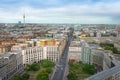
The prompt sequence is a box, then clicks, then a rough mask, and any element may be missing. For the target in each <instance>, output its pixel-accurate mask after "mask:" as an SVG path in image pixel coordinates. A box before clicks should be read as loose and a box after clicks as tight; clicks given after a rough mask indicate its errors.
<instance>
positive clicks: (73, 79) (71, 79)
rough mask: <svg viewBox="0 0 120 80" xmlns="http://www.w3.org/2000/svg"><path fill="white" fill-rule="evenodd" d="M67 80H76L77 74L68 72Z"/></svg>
mask: <svg viewBox="0 0 120 80" xmlns="http://www.w3.org/2000/svg"><path fill="white" fill-rule="evenodd" d="M67 78H68V80H77V74H76V73H75V72H73V71H72V72H70V73H69V74H68V76H67Z"/></svg>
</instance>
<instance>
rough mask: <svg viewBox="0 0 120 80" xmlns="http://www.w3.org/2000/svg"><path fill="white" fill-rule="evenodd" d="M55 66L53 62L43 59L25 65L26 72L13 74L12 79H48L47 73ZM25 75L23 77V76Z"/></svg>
mask: <svg viewBox="0 0 120 80" xmlns="http://www.w3.org/2000/svg"><path fill="white" fill-rule="evenodd" d="M54 66H55V64H54V62H51V61H48V60H43V61H41V62H40V63H33V64H30V65H27V66H26V73H25V74H23V75H22V76H20V75H15V76H14V77H13V78H12V80H49V74H50V73H51V72H52V68H53V67H54ZM24 76H25V77H24Z"/></svg>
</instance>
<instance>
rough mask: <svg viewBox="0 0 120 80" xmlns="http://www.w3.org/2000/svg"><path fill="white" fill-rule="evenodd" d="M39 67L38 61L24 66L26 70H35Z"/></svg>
mask: <svg viewBox="0 0 120 80" xmlns="http://www.w3.org/2000/svg"><path fill="white" fill-rule="evenodd" d="M39 69H40V65H39V64H38V63H33V64H31V65H27V66H26V70H28V71H37V70H39Z"/></svg>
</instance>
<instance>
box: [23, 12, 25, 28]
mask: <svg viewBox="0 0 120 80" xmlns="http://www.w3.org/2000/svg"><path fill="white" fill-rule="evenodd" d="M23 23H24V27H25V14H23Z"/></svg>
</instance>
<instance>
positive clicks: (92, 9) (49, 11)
mask: <svg viewBox="0 0 120 80" xmlns="http://www.w3.org/2000/svg"><path fill="white" fill-rule="evenodd" d="M51 1H53V2H54V0H51ZM119 4H120V1H118V2H114V3H113V2H109V3H104V2H98V3H96V4H83V5H66V6H61V7H56V8H55V7H52V8H46V9H40V8H33V7H30V6H24V7H20V9H18V10H17V9H16V10H9V11H7V12H6V10H5V9H2V8H0V22H7V21H8V22H17V21H19V20H22V15H23V14H24V12H25V14H26V20H27V22H45V23H47V22H56V23H58V22H66V23H68V22H73V23H75V22H76V23H119V21H116V20H119V19H116V20H115V18H114V17H116V16H118V15H119V14H120V5H119ZM113 18H114V20H113ZM118 18H119V17H118Z"/></svg>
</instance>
